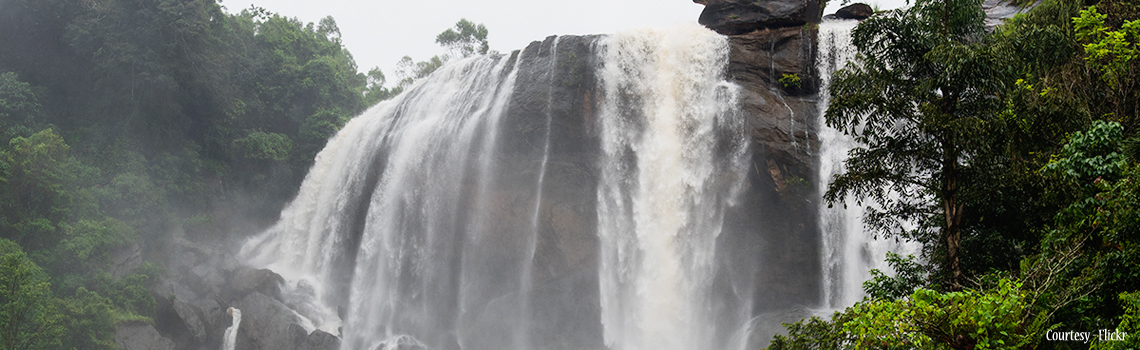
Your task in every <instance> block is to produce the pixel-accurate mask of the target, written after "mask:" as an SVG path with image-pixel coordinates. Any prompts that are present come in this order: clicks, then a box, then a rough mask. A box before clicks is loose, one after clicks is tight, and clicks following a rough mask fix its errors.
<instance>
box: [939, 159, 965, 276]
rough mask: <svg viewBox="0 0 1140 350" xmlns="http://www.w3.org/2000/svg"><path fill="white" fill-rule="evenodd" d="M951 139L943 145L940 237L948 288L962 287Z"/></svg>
mask: <svg viewBox="0 0 1140 350" xmlns="http://www.w3.org/2000/svg"><path fill="white" fill-rule="evenodd" d="M955 146H956V145H955V144H954V141H953V139H952V138H951V140H950V141H949V142H947V143H946V144H945V145H943V147H942V150H943V159H942V172H943V173H942V176H943V177H942V212H943V215H944V216H945V219H946V224H945V226H943V227H942V237H945V239H946V262H947V264H948V265H949V268H950V286H949V287H950V289H951V290H960V289H962V283H961V282H962V281H961V279H962V269H961V267H960V266H959V264H958V260H959V259H958V248H959V247H960V246H961V241H962V209H963V204H962V203H960V201H959V200H958V150H957V147H955Z"/></svg>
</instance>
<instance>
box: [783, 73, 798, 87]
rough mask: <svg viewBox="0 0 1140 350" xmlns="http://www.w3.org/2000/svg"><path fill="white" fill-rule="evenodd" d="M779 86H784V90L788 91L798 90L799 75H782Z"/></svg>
mask: <svg viewBox="0 0 1140 350" xmlns="http://www.w3.org/2000/svg"><path fill="white" fill-rule="evenodd" d="M780 84H781V85H784V88H785V89H788V88H795V89H799V88H800V84H801V81H800V75H799V74H784V75H783V76H781V77H780Z"/></svg>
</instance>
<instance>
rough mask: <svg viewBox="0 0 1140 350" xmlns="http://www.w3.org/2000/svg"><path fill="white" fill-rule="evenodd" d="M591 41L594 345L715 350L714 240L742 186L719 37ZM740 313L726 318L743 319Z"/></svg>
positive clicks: (739, 142) (740, 145)
mask: <svg viewBox="0 0 1140 350" xmlns="http://www.w3.org/2000/svg"><path fill="white" fill-rule="evenodd" d="M602 44H603V48H602V53H601V55H602V57H604V62H605V66H604V67H603V69H602V71H601V72H600V76H601V79H600V80H601V84H602V87H603V91H604V92H605V97H604V100H603V103H602V108H601V113H600V116H599V118H600V120H601V129H602V130H601V131H602V150H603V156H602V158H603V159H602V169H601V181H600V182H601V183H600V185H599V187H598V221H599V229H598V235H599V237H600V238H601V247H600V249H601V268H600V281H601V291H602V292H601V305H602V310H603V313H602V323H603V324H604V325H605V343H606V345H607V346H609V347H610V349H614V350H641V349H644V350H649V349H700V348H714V349H726V346H727V345H728V344H724V340H725V339H726V338H727V337H726V334H717V332H716V330H715V329H714V326H713V325H714V324H715V322H714V321H713V320H714V315H710V314H709V312H710V310H711V309H712V305H710V304H709V302H710V295H711V284H712V276H713V273H714V268H715V266H714V265H715V264H714V262H715V256H716V238H717V236H718V234H719V233H720V231H721V226H722V224H723V219H724V217H723V215H724V207H725V206H726V205H728V204H729V203H730V202H731V201H732V200H733V198H734V197H735V196H736V192H738V191H739V189H740V185H741V184H742V183H743V181H742V175H741V174H743V173H744V172H745V167H746V162H745V159H746V158H745V157H744V156H745V150H746V145H747V139H746V138H745V136H744V133H741V132H739V131H740V130H743V118H742V117H741V115H739V113H738V112H737V109H736V108H737V107H736V106H737V101H736V99H737V89H738V88H737V87H736V86H734V85H731V84H729V83H727V82H725V81H724V79H723V76H722V74H721V72H722V70H723V69H724V68H723V67H724V66H725V64H726V63H727V61H728V42H727V39H726V38H725V37H722V36H719V35H716V34H715V33H711V32H708V31H700V30H691V29H687V28H686V30H684V31H680V32H679V33H665V32H661V31H651V30H646V31H639V32H630V33H624V34H618V35H615V36H612V37H609V38H607V39H606V40H604V41H603V42H602ZM734 131H735V132H734ZM724 135H733V137H734V138H732V139H728V140H722V137H724ZM726 145H727V147H723V146H726ZM718 146H721V147H723V148H722V149H718ZM740 316H741V317H740V319H738V324H743V323H744V322H746V321H747V315H746V314H745V315H740ZM738 346H739V345H738Z"/></svg>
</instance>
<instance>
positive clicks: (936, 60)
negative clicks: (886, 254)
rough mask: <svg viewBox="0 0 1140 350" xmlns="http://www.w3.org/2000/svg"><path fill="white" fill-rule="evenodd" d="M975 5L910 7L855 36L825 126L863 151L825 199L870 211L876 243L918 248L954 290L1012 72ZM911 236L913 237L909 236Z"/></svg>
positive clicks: (865, 25) (873, 21) (869, 23)
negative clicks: (849, 200)
mask: <svg viewBox="0 0 1140 350" xmlns="http://www.w3.org/2000/svg"><path fill="white" fill-rule="evenodd" d="M983 16H984V13H983V12H982V11H981V8H980V4H979V3H978V2H977V1H969V0H961V1H916V2H915V4H914V6H912V7H910V8H906V9H902V10H896V11H892V12H890V13H887V14H884V15H880V16H874V17H872V18H869V19H867V20H865V21H864V22H862V23H861V24H860V25H859V26H858V27H857V28H855V30H854V31H853V33H852V38H853V43H854V45H855V47H856V49H857V50H858V53H859V54H858V55H857V56H856V59H855V62H853V63H852V64H850V65H849V66H848V67H847V68H846V69H843V70H840V71H838V72H836V73H835V75H834V77H833V80H832V84H831V86H830V91H831V95H832V96H833V98H832V100H831V103H830V106H829V108H828V110H827V112H826V119H827V125H829V126H831V127H835V128H837V129H840V130H841V131H843V132H844V133H846V134H848V135H851V136H852V137H853V138H854V139H855V140H856V141H857V142H859V143H860V144H861V146H860V147H856V148H855V149H853V150H852V151H851V152H850V156H849V158H848V159H847V161H846V163H845V165H846V169H847V171H846V173H844V174H840V175H837V176H836V177H835V178H834V179H833V181H832V183H831V184H830V185H829V187H828V190H827V193H826V195H825V198H826V200H828V201H829V202H831V203H835V202H837V201H841V200H842V199H843V198H844V197H846V196H848V195H850V196H854V197H855V198H856V200H857V201H858V202H859V203H860V204H862V203H863V202H872V203H876V204H877V205H876V206H870V207H869V210H868V212H867V214H866V216H865V222H866V223H867V226H868V227H869V228H870V229H871V230H873V231H875V232H876V233H878V234H879V235H887V236H894V237H899V238H905V239H913V240H917V241H919V242H922V243H924V245H925V249H926V255H927V256H926V257H927V258H933V257H935V255H939V256H941V258H939V259H935V260H937V261H941V262H943V264H942V266H941V267H942V269H943V273H942V274H941V275H942V276H944V277H942V278H947V279H949V281H948V282H949V283H948V284H947V286H948V287H950V288H957V287H958V286H959V285H960V282H961V279H962V274H961V267H960V264H959V255H960V254H959V251H960V245H961V236H962V233H963V232H964V231H965V232H968V231H967V230H965V229H964V228H963V226H964V225H965V223H964V222H963V218H964V217H965V212H966V209H965V206H966V205H967V204H968V203H970V201H972V200H975V199H976V198H983V197H985V196H987V195H988V193H987V191H986V188H985V186H984V184H986V183H989V182H987V181H981V178H982V176H981V175H982V174H984V172H981V171H979V170H981V169H979V167H976V165H981V164H985V163H984V159H979V160H983V162H979V161H976V160H975V158H976V157H978V156H980V155H984V154H985V153H986V152H987V150H988V149H990V148H991V147H993V145H992V144H991V143H990V141H991V140H993V139H994V138H993V137H991V135H992V134H994V133H996V132H997V130H999V127H1000V125H1001V124H1000V120H998V119H997V118H996V116H997V113H996V112H997V111H998V110H999V109H1000V107H1001V104H1000V103H999V102H998V100H997V99H994V98H992V96H994V95H997V94H999V93H1001V92H1003V91H1004V89H1005V88H1006V85H1005V84H1006V77H1007V76H1008V72H1006V71H1004V70H1002V68H1003V67H1006V65H1004V64H1000V63H1001V62H999V61H998V60H999V56H998V55H996V54H995V52H994V51H993V50H992V48H991V47H990V46H987V45H984V44H983V43H980V42H979V41H978V39H979V38H980V37H981V36H982V35H983V34H984V32H983V29H982V18H983ZM912 227H913V229H912Z"/></svg>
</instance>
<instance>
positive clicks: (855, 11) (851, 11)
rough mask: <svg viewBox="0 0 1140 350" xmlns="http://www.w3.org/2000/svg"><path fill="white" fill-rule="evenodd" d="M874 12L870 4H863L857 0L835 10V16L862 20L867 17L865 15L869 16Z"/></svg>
mask: <svg viewBox="0 0 1140 350" xmlns="http://www.w3.org/2000/svg"><path fill="white" fill-rule="evenodd" d="M874 14H875V9H872V8H871V5H867V4H864V3H861V2H857V3H854V4H851V5H847V6H844V7H841V8H840V9H839V10H838V11H835V18H839V19H857V20H860V21H862V20H864V19H867V17H871V16H872V15H874Z"/></svg>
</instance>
